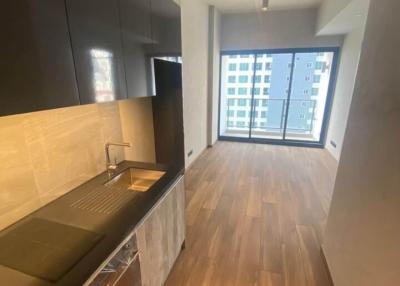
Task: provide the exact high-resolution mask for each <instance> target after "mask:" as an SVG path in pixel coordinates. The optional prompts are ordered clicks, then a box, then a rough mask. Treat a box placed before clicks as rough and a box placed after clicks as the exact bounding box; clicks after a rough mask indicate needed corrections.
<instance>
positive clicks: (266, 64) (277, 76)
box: [251, 53, 293, 140]
mask: <svg viewBox="0 0 400 286" xmlns="http://www.w3.org/2000/svg"><path fill="white" fill-rule="evenodd" d="M256 57H257V58H256V64H255V76H254V100H253V103H254V106H253V112H252V126H251V138H260V139H278V140H282V139H283V136H284V129H285V128H284V126H285V115H286V104H287V100H288V92H289V85H290V75H291V69H292V60H293V54H292V53H282V54H279V53H273V54H268V53H263V54H257V56H256Z"/></svg>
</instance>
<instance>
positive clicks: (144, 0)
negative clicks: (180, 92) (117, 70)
mask: <svg viewBox="0 0 400 286" xmlns="http://www.w3.org/2000/svg"><path fill="white" fill-rule="evenodd" d="M119 6H120V15H121V27H122V39H123V55H124V62H125V71H126V83H127V94H128V97H130V98H131V97H144V96H150V95H152V94H151V88H150V87H151V69H150V68H151V66H150V57H149V56H148V53H147V49H146V47H147V45H148V44H150V43H151V42H152V39H151V10H150V0H119Z"/></svg>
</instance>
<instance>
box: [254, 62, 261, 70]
mask: <svg viewBox="0 0 400 286" xmlns="http://www.w3.org/2000/svg"><path fill="white" fill-rule="evenodd" d="M253 67H254V69H255V70H256V71H260V70H262V63H255V64H253Z"/></svg>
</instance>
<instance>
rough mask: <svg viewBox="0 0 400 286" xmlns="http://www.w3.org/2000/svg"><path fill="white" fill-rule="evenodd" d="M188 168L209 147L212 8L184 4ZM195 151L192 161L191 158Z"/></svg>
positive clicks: (186, 1) (199, 3) (183, 0)
mask: <svg viewBox="0 0 400 286" xmlns="http://www.w3.org/2000/svg"><path fill="white" fill-rule="evenodd" d="M180 4H181V21H182V57H183V58H182V60H183V65H182V73H183V75H182V79H183V120H184V132H185V152H186V160H185V161H186V162H185V163H186V167H188V166H189V165H190V164H191V163H192V162H193V160H194V159H196V158H197V156H198V155H199V154H200V153H201V152H202V151H203V150H204V149H205V148H206V147H207V77H208V20H209V19H208V6H207V5H206V4H205V3H203V2H202V1H193V0H181V1H180ZM190 151H193V154H192V155H191V156H190V157H188V156H187V154H188V153H189V152H190Z"/></svg>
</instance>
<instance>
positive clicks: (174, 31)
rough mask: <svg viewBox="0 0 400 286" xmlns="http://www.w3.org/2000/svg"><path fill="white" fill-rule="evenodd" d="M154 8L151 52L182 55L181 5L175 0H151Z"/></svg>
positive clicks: (156, 54)
mask: <svg viewBox="0 0 400 286" xmlns="http://www.w3.org/2000/svg"><path fill="white" fill-rule="evenodd" d="M150 1H151V8H152V21H151V26H152V38H153V44H151V45H150V46H149V47H148V51H149V53H151V54H152V55H155V56H159V57H168V56H180V55H181V51H182V47H181V13H180V11H181V10H180V7H179V6H178V5H177V4H176V3H175V2H174V1H173V0H150Z"/></svg>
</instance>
